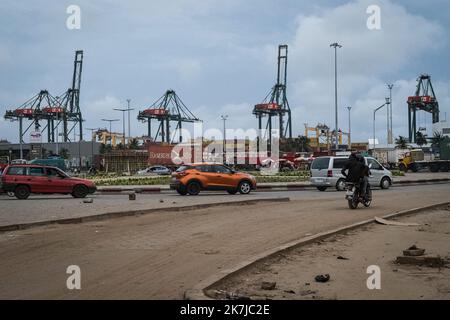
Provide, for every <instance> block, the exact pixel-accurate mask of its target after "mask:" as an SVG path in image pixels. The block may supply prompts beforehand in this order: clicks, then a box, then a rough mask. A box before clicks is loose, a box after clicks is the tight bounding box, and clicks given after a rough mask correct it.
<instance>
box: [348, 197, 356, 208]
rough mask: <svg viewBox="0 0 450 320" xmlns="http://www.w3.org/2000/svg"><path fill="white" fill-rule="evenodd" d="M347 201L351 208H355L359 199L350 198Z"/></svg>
mask: <svg viewBox="0 0 450 320" xmlns="http://www.w3.org/2000/svg"><path fill="white" fill-rule="evenodd" d="M347 202H348V207H349V208H350V209H352V210H353V209H356V208H358V200H353V199H348V200H347Z"/></svg>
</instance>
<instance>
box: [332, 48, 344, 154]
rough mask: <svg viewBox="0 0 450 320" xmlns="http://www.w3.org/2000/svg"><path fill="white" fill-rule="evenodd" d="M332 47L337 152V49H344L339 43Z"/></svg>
mask: <svg viewBox="0 0 450 320" xmlns="http://www.w3.org/2000/svg"><path fill="white" fill-rule="evenodd" d="M330 47H333V48H334V112H335V115H334V117H335V119H334V121H335V123H334V130H335V131H334V132H335V136H336V137H335V138H336V141H335V149H336V150H337V149H338V143H339V142H338V141H339V138H338V103H337V48H342V46H341V45H340V44H339V43H337V42H335V43H332V44H330Z"/></svg>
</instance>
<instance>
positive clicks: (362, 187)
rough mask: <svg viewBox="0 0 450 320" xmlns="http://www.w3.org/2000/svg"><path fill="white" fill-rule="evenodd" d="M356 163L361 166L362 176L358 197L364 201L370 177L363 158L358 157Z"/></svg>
mask: <svg viewBox="0 0 450 320" xmlns="http://www.w3.org/2000/svg"><path fill="white" fill-rule="evenodd" d="M358 161H359V162H361V164H362V165H363V170H362V175H361V180H360V181H361V182H360V196H361V198H362V199H364V200H366V195H367V189H368V188H370V186H369V176H370V174H371V173H370V168H369V167H368V166H367V165H366V161H365V160H364V157H363V156H359V157H358Z"/></svg>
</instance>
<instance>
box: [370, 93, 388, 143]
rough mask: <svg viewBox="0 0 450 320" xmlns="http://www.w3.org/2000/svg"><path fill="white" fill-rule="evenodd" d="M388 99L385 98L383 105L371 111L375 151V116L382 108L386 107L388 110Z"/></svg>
mask: <svg viewBox="0 0 450 320" xmlns="http://www.w3.org/2000/svg"><path fill="white" fill-rule="evenodd" d="M389 103H390V102H389V98H386V102H385V103H383V104H382V105H381V106H379V107H378V108H376V109H374V110H373V141H372V142H373V149H374V150H375V114H376V112H377V111H378V110H380V109H381V108H383V107H384V106H387V107H388V108H389Z"/></svg>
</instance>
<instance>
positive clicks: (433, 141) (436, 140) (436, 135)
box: [431, 132, 445, 147]
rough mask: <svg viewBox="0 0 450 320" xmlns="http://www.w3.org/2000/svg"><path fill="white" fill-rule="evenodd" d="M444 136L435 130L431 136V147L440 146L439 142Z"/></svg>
mask: <svg viewBox="0 0 450 320" xmlns="http://www.w3.org/2000/svg"><path fill="white" fill-rule="evenodd" d="M444 139H445V136H444V135H443V134H442V133H440V132H435V133H434V134H433V138H431V145H432V146H433V147H440V145H441V142H442V141H444Z"/></svg>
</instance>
